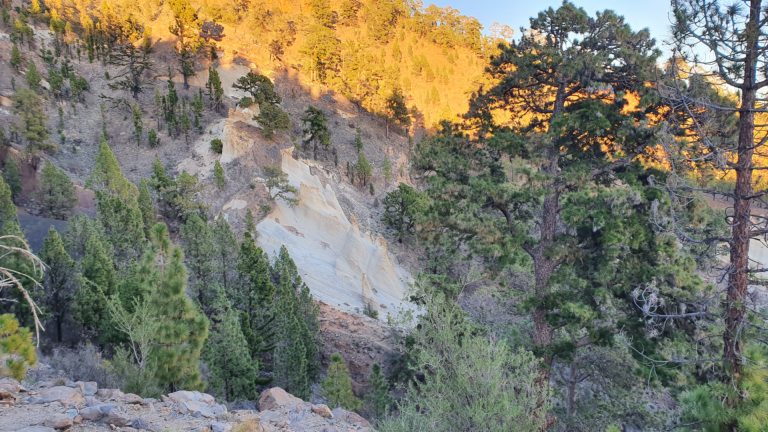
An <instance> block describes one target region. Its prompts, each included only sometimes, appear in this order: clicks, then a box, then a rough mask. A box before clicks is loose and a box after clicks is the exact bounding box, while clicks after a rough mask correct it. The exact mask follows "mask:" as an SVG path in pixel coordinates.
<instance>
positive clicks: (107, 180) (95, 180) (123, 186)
mask: <svg viewBox="0 0 768 432" xmlns="http://www.w3.org/2000/svg"><path fill="white" fill-rule="evenodd" d="M86 186H87V187H89V188H91V189H93V190H95V191H98V190H106V191H108V192H109V193H111V194H115V195H119V196H121V197H134V198H135V197H136V195H137V194H138V191H137V190H136V185H134V184H133V183H131V182H130V181H129V180H128V179H127V178H125V176H124V175H123V170H122V169H121V168H120V163H119V162H118V161H117V158H116V157H115V154H114V153H112V149H111V148H110V147H109V144H108V143H107V140H106V138H104V137H102V138H101V141H100V142H99V152H98V153H97V154H96V162H95V163H94V165H93V169H92V170H91V175H90V177H89V178H88V181H87V182H86Z"/></svg>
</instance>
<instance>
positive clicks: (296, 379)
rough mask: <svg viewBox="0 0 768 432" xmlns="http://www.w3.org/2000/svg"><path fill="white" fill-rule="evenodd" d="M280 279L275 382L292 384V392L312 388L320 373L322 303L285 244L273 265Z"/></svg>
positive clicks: (303, 391)
mask: <svg viewBox="0 0 768 432" xmlns="http://www.w3.org/2000/svg"><path fill="white" fill-rule="evenodd" d="M272 272H273V279H274V280H275V281H276V284H277V289H276V309H277V311H278V313H277V314H276V317H275V321H276V327H277V335H276V348H275V353H274V358H273V364H274V376H275V383H276V384H277V385H280V386H292V388H293V389H295V390H291V392H292V393H294V394H296V395H298V394H299V393H297V392H301V394H306V392H308V385H309V383H310V382H311V381H312V380H313V379H315V378H316V377H317V374H318V372H319V362H318V346H317V332H318V327H319V326H318V322H317V316H318V307H317V305H315V303H314V302H313V301H312V296H311V295H310V292H309V288H308V287H307V286H306V284H304V282H303V281H302V280H301V277H300V276H299V274H298V269H297V268H296V264H295V263H294V262H293V260H292V259H291V257H290V255H289V254H288V250H287V249H286V248H285V246H283V247H282V248H281V249H280V253H279V254H278V257H277V259H276V260H275V263H274V265H273V267H272Z"/></svg>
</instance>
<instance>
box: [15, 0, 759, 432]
mask: <svg viewBox="0 0 768 432" xmlns="http://www.w3.org/2000/svg"><path fill="white" fill-rule="evenodd" d="M671 9H672V12H673V13H672V16H671V22H670V26H671V28H672V38H671V40H669V41H664V42H665V43H669V44H670V46H672V47H673V49H671V51H670V52H669V55H667V56H663V55H662V51H661V50H660V48H659V47H660V42H659V41H656V40H654V39H653V38H652V37H651V35H650V33H649V31H648V30H637V29H633V28H631V27H630V26H629V24H628V23H627V22H626V20H625V19H624V17H622V16H619V15H617V14H616V13H614V12H612V11H610V10H606V11H602V12H598V13H596V14H594V15H591V14H589V13H588V12H587V11H585V10H584V9H583V8H581V7H579V6H578V5H577V4H574V3H572V2H569V1H564V2H563V3H562V5H560V6H559V7H557V8H548V9H546V10H543V11H542V12H540V13H539V14H538V15H537V16H535V17H532V18H531V19H530V21H529V25H528V26H527V28H524V29H521V30H520V31H519V32H517V31H515V32H513V31H512V29H510V28H508V27H506V26H501V25H499V26H497V27H495V28H494V29H491V30H492V31H485V32H484V30H483V28H482V26H481V25H480V23H479V21H478V20H477V19H475V18H472V17H467V16H463V15H461V14H460V13H459V12H458V11H457V10H455V9H453V8H449V7H447V8H439V7H436V6H434V5H430V6H427V7H425V6H424V5H423V4H422V3H421V2H420V1H412V0H383V1H374V0H302V1H296V2H290V1H282V0H250V1H245V0H236V1H234V2H222V1H219V0H199V1H198V0H147V1H140V2H136V1H124V0H105V1H101V2H93V1H89V0H74V1H70V0H49V1H44V0H31V1H27V0H23V1H17V0H0V10H1V12H2V22H1V23H0V31H1V32H2V33H1V34H0V36H2V35H8V37H7V38H5V39H3V38H0V58H2V68H3V69H0V72H2V75H3V76H2V77H0V96H1V97H2V99H0V102H2V104H0V105H1V106H0V108H2V111H0V120H1V122H0V160H2V178H0V231H2V232H0V249H2V254H0V313H2V315H0V376H10V377H14V378H15V379H17V380H22V379H24V377H25V376H26V374H27V371H28V370H29V369H30V368H33V367H35V364H36V363H37V362H38V358H39V359H41V360H43V359H44V360H45V361H46V362H50V363H51V364H53V365H54V366H55V367H60V368H63V369H66V370H67V371H71V373H75V371H78V373H79V374H80V375H81V376H83V377H84V378H89V379H92V380H94V381H99V382H100V385H101V383H102V382H106V381H109V382H110V383H112V384H115V385H116V386H119V387H120V388H121V389H123V390H124V391H126V392H131V393H136V394H138V395H141V396H144V397H154V398H159V397H160V396H161V395H163V394H166V393H169V392H173V391H176V390H182V389H183V390H200V391H206V392H208V393H210V394H212V395H214V396H216V397H217V398H219V399H220V400H222V401H226V402H228V403H230V404H237V403H246V402H247V401H255V400H257V399H258V397H259V393H260V392H261V391H262V390H263V389H265V388H269V387H281V388H283V389H285V390H286V391H288V392H290V393H291V394H293V395H295V396H297V397H300V398H303V399H306V400H312V401H321V402H322V403H326V404H328V405H329V406H330V407H331V408H334V407H344V408H345V409H347V410H350V411H356V412H359V413H360V414H362V415H363V416H365V418H367V419H369V420H370V421H371V423H372V424H373V425H374V426H375V428H376V429H377V430H381V431H388V432H400V431H402V432H405V431H427V430H429V431H436V432H442V431H445V432H449V431H543V430H552V431H639V430H654V431H669V430H680V431H752V432H760V431H768V334H766V331H768V322H767V320H768V292H766V290H765V286H766V285H767V283H766V279H765V278H764V277H762V276H761V275H762V274H763V273H765V272H766V271H768V263H766V262H763V261H761V257H762V256H763V255H762V254H761V252H762V251H764V248H765V247H768V246H766V244H765V242H766V241H767V240H768V217H767V216H766V205H767V204H766V202H765V196H766V193H767V192H768V186H767V183H766V181H765V179H764V178H763V172H764V171H765V170H766V168H768V165H766V164H765V163H764V162H765V161H767V160H768V151H767V150H766V149H768V147H767V146H768V121H767V120H768V117H767V116H766V113H767V112H768V105H766V97H767V96H768V92H767V91H768V4H764V2H762V1H761V0H740V1H734V2H732V4H728V5H726V4H724V3H723V2H718V1H714V0H671ZM232 71H237V76H236V77H234V78H233V79H232V80H231V81H232V82H231V83H229V81H228V79H229V76H230V75H232V74H234V72H232ZM241 71H242V73H240V72H241ZM6 72H7V73H6ZM232 92H235V93H232ZM307 100H309V101H311V103H307V102H306V101H307ZM350 107H351V108H350ZM6 108H7V109H6ZM350 112H354V113H355V115H354V116H352V115H350V114H348V113H350ZM235 116H240V117H238V118H241V117H242V118H245V120H244V121H243V122H242V123H248V122H253V124H254V125H256V126H254V128H251V129H238V130H245V131H247V132H243V133H242V134H243V136H246V138H245V139H244V141H248V142H252V143H256V144H253V148H258V147H263V148H267V149H268V150H264V151H263V152H264V153H265V154H269V153H270V151H271V154H280V152H281V151H282V150H285V149H290V150H292V152H293V154H294V155H295V156H296V159H297V160H303V161H307V162H306V163H307V164H309V165H308V167H307V172H308V173H314V171H313V170H316V171H323V172H325V175H326V177H323V178H324V179H326V180H324V181H326V182H332V183H334V185H333V187H335V189H333V188H332V187H331V186H330V185H329V186H328V188H327V190H336V191H337V193H338V194H339V196H340V197H341V198H340V199H339V201H340V202H341V204H339V202H337V203H336V205H337V206H338V207H339V208H342V207H343V208H344V211H346V212H347V213H349V214H351V216H349V217H350V219H354V220H355V223H357V222H356V219H357V217H360V219H363V218H364V216H368V217H369V219H375V221H374V222H370V223H368V224H367V225H363V227H364V228H368V229H370V230H371V231H372V232H374V233H377V230H378V231H379V232H378V233H377V234H381V235H383V236H384V237H385V238H386V241H387V242H388V244H389V248H391V249H392V251H393V252H392V253H393V254H398V257H405V258H404V259H403V260H402V261H403V262H405V263H407V264H408V266H409V267H408V269H409V271H410V272H411V273H412V274H413V279H412V281H411V282H412V283H411V286H410V290H409V293H408V296H407V298H405V299H403V302H404V304H406V303H407V304H408V305H409V307H412V309H411V310H412V311H413V312H412V313H409V314H403V315H401V316H397V317H395V316H394V313H393V311H387V312H386V314H387V315H386V316H385V315H384V313H385V312H384V310H383V309H382V308H381V307H380V305H377V304H374V303H373V302H370V301H369V300H368V297H365V293H366V287H365V286H362V287H361V288H360V291H362V292H363V302H364V303H365V304H364V309H362V310H359V311H358V312H359V315H365V316H367V317H368V318H370V322H372V323H376V324H375V325H377V326H381V327H382V328H385V329H386V332H387V334H391V335H392V339H393V340H395V341H396V342H395V343H396V345H397V348H396V349H395V350H394V351H393V352H395V353H396V354H393V355H391V356H389V357H388V358H386V359H383V360H382V362H381V364H379V360H378V359H377V360H376V362H375V363H374V364H373V365H372V366H371V367H370V370H366V374H367V376H366V378H365V380H364V382H357V381H354V380H353V379H352V377H351V372H350V369H358V368H357V366H358V365H357V364H356V363H354V362H353V361H352V360H351V358H350V356H349V353H347V352H334V353H332V354H331V355H326V354H325V352H326V351H327V347H326V345H327V344H329V342H328V340H327V338H324V337H322V333H323V330H322V327H323V325H324V324H323V319H322V317H321V303H320V302H318V300H317V298H316V293H313V289H314V287H313V286H312V284H311V283H310V282H309V279H308V278H303V277H302V275H306V273H305V272H304V271H305V270H306V269H302V268H301V266H299V265H298V264H297V263H298V262H299V261H297V260H294V258H295V256H296V255H294V257H292V256H291V255H292V252H289V250H288V248H286V247H285V246H283V247H282V248H280V249H279V252H277V253H275V254H270V253H268V251H266V250H265V248H263V247H262V246H260V245H262V243H260V242H261V241H263V240H264V239H263V238H260V236H264V235H265V234H264V233H263V232H260V231H259V230H258V229H257V225H258V224H259V223H260V222H261V221H262V220H264V219H265V218H266V217H268V215H269V214H270V212H277V213H276V214H278V215H280V217H283V216H282V215H283V214H285V213H280V212H281V211H282V212H288V211H289V209H299V210H301V209H303V208H304V207H302V206H303V205H304V204H305V203H304V202H303V200H305V199H306V197H307V195H306V193H307V192H306V185H305V184H304V183H302V182H297V181H295V180H294V179H293V178H291V177H290V176H289V173H287V172H285V171H284V169H283V168H282V166H284V165H280V163H279V162H280V161H279V159H278V160H274V159H269V160H270V161H271V162H270V163H265V162H264V160H262V159H258V158H257V156H253V155H251V153H253V154H254V155H256V154H259V155H260V154H261V153H258V151H259V150H253V149H252V148H249V151H251V153H246V152H242V153H239V154H238V155H237V157H239V158H240V159H242V160H246V159H247V158H248V157H253V158H255V160H257V162H258V163H256V162H254V163H253V165H247V164H246V162H231V161H228V160H225V159H224V158H223V157H222V156H223V155H225V154H231V153H232V152H233V150H232V148H233V144H232V142H233V141H234V140H235V138H233V137H232V136H233V135H232V134H230V133H223V132H221V131H220V130H219V129H216V128H215V126H214V125H216V124H219V123H221V122H226V121H229V119H231V118H235ZM221 124H225V125H229V123H221ZM249 124H250V123H249ZM226 127H229V126H226ZM344 128H347V129H349V131H348V132H343V130H345V129H344ZM372 131H373V132H372ZM343 133H344V134H346V135H342V134H343ZM350 136H351V137H353V138H352V139H349V138H348V137H350ZM195 143H202V144H203V147H204V150H205V152H206V155H207V156H206V157H210V161H211V162H210V166H208V165H206V168H205V169H207V170H208V171H210V172H206V173H204V174H201V173H199V172H198V173H195V172H188V171H187V170H185V169H182V168H181V167H182V166H183V165H182V164H180V162H181V161H182V160H183V159H185V158H189V154H191V153H193V148H194V146H195V145H196V144H195ZM272 150H274V151H272ZM243 155H245V156H243ZM258 157H261V156H258ZM264 158H266V156H265V157H264ZM130 159H133V160H130ZM198 159H201V158H198ZM235 159H237V158H235ZM206 160H207V159H206ZM84 161H85V162H84ZM196 161H197V160H196ZM83 165H87V172H85V171H84V170H82V169H80V167H81V166H83ZM129 165H130V166H131V169H126V168H125V167H126V166H129ZM184 166H186V165H184ZM310 167H311V168H310ZM308 175H309V174H308ZM254 178H256V179H257V180H258V181H257V180H254ZM233 190H235V191H236V193H233V192H232V191H233ZM243 190H244V191H245V192H242V191H243ZM254 191H261V192H254ZM342 192H343V193H344V194H346V195H343V194H342ZM244 193H247V194H252V195H247V196H249V197H253V196H256V197H257V198H253V200H252V201H249V202H247V203H245V200H243V202H244V203H245V204H244V206H245V205H246V204H247V211H245V210H243V212H242V213H231V212H230V213H228V210H229V207H228V206H229V204H227V205H222V204H223V202H222V203H219V201H216V199H215V198H216V197H217V196H219V195H227V196H238V197H240V196H244V195H243V194H244ZM310 193H313V194H316V195H320V194H321V193H327V192H323V191H317V190H312V191H310ZM237 194H240V195H237ZM303 194H304V195H303ZM350 197H353V198H350ZM310 198H312V199H313V198H315V197H310ZM334 199H335V198H334ZM355 199H358V200H360V202H365V203H366V206H364V207H365V208H364V209H363V210H364V211H363V210H360V209H359V208H357V207H355V206H354V205H350V204H349V202H353V201H354V200H355ZM232 202H235V201H234V200H233V201H229V203H232ZM354 202H357V201H354ZM299 210H296V211H297V213H300V211H299ZM290 211H293V210H290ZM232 215H235V216H232ZM361 215H362V216H361ZM371 215H373V216H371ZM31 216H34V217H39V218H43V219H44V220H45V223H46V224H47V225H46V231H47V235H46V236H45V238H44V240H43V241H42V242H41V245H40V247H39V248H33V247H31V246H30V243H31V242H29V243H28V241H27V238H26V234H25V232H27V227H25V226H24V225H25V222H24V221H27V220H29V219H30V217H31ZM329 218H330V217H329ZM49 222H50V223H49ZM54 222H56V223H54ZM59 222H60V223H59ZM49 225H50V229H49V228H48V226H49ZM355 227H356V228H355V229H357V230H359V229H360V228H359V227H358V226H357V225H355ZM23 228H24V229H23ZM290 228H292V229H293V230H294V231H296V230H297V229H296V228H295V227H290ZM297 235H299V236H303V234H301V233H298V234H297ZM382 241H383V240H382ZM325 246H326V247H327V245H325ZM382 248H383V249H384V250H385V252H384V254H387V253H388V252H387V251H386V248H385V247H382ZM333 252H335V253H337V254H338V256H339V262H341V261H343V259H344V254H345V253H349V252H347V251H333ZM351 253H353V254H354V253H359V251H353V252H351ZM405 265H406V264H404V266H405ZM307 271H309V270H307ZM365 277H366V276H365V275H363V277H362V279H361V280H363V282H361V283H360V284H361V285H365V282H364V280H365ZM313 296H314V297H313ZM371 325H374V324H371ZM334 346H335V345H334ZM345 356H348V358H345ZM371 358H374V356H373V355H371ZM67 362H69V363H75V364H79V365H78V367H77V368H75V367H74V366H72V364H70V365H67V364H66V363H67ZM86 369H87V370H86ZM352 375H354V374H352ZM233 406H234V405H233ZM0 415H2V412H1V411H0Z"/></svg>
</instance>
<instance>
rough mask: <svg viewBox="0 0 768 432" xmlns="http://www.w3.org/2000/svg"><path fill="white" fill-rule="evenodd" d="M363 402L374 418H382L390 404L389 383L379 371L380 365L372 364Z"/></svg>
mask: <svg viewBox="0 0 768 432" xmlns="http://www.w3.org/2000/svg"><path fill="white" fill-rule="evenodd" d="M365 402H366V405H367V406H368V409H369V410H370V412H371V414H372V415H373V417H374V418H376V419H381V418H383V417H384V416H385V415H386V414H387V411H388V410H389V407H391V406H392V402H393V400H392V397H391V396H390V395H389V383H388V382H387V378H386V377H385V376H384V374H382V372H381V366H379V365H378V364H375V363H374V365H373V367H372V368H371V375H370V376H369V377H368V393H367V394H366V395H365Z"/></svg>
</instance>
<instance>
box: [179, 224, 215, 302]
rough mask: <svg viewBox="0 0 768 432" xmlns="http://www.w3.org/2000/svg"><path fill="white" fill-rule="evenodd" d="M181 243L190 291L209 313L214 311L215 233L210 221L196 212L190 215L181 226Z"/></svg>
mask: <svg viewBox="0 0 768 432" xmlns="http://www.w3.org/2000/svg"><path fill="white" fill-rule="evenodd" d="M181 244H182V246H183V248H184V257H185V262H186V265H187V269H188V270H189V276H190V278H189V291H190V293H191V294H192V297H193V298H196V299H197V302H198V304H199V306H200V308H201V309H202V310H203V312H205V313H206V314H207V315H210V314H211V313H213V309H212V308H213V301H214V297H213V296H214V294H215V293H214V292H212V291H211V290H212V285H213V272H214V261H213V254H214V245H213V233H212V232H211V228H210V227H209V226H208V223H207V222H206V221H205V220H203V219H202V218H201V217H200V216H198V215H196V214H192V215H190V216H189V217H188V218H187V220H186V221H185V222H184V225H182V226H181Z"/></svg>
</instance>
